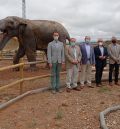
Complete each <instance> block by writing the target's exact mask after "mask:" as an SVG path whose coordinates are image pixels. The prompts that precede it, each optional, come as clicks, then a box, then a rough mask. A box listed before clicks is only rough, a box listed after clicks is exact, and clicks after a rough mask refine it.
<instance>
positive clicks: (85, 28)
mask: <svg viewBox="0 0 120 129" xmlns="http://www.w3.org/2000/svg"><path fill="white" fill-rule="evenodd" d="M21 1H22V0H21ZM21 1H20V0H0V13H1V14H0V18H4V17H7V16H9V15H17V16H20V17H21V15H22V14H21V13H22V12H21V7H22V6H21ZM26 5H27V6H26V11H27V18H29V19H48V20H55V21H58V22H60V23H62V24H63V25H64V26H65V27H66V28H67V29H68V31H69V33H70V34H71V36H75V37H77V39H79V38H80V39H83V37H84V36H85V35H90V36H91V37H92V38H93V39H96V38H99V37H103V38H105V39H106V38H110V37H111V36H112V35H116V36H118V37H120V29H119V24H120V1H119V0H61V1H57V0H26Z"/></svg>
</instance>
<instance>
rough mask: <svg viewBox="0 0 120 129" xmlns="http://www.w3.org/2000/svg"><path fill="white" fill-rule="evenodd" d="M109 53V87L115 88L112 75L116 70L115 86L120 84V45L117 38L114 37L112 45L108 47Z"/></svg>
mask: <svg viewBox="0 0 120 129" xmlns="http://www.w3.org/2000/svg"><path fill="white" fill-rule="evenodd" d="M108 53H109V57H110V58H109V85H110V86H113V84H112V74H113V70H114V69H115V72H114V76H115V80H114V81H115V85H118V86H119V83H118V76H119V65H120V45H119V44H117V38H116V37H112V39H111V44H110V45H109V46H108Z"/></svg>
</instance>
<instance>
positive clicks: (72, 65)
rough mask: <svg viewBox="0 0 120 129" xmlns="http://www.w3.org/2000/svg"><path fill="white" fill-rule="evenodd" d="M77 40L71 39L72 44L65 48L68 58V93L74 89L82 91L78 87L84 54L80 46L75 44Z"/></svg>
mask: <svg viewBox="0 0 120 129" xmlns="http://www.w3.org/2000/svg"><path fill="white" fill-rule="evenodd" d="M75 42H76V39H75V38H71V39H70V44H69V45H67V46H66V47H65V56H66V69H67V76H66V85H67V88H66V91H67V92H70V91H71V90H72V89H73V90H77V91H80V87H78V85H77V81H78V73H79V65H80V61H81V58H82V54H81V51H80V48H79V46H77V45H76V44H75Z"/></svg>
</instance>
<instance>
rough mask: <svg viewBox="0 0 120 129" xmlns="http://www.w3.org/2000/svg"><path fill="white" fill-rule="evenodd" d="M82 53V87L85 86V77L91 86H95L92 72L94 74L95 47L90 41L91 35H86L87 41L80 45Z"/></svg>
mask: <svg viewBox="0 0 120 129" xmlns="http://www.w3.org/2000/svg"><path fill="white" fill-rule="evenodd" d="M80 49H81V53H82V60H81V64H82V65H81V76H80V83H81V88H84V84H85V79H87V85H88V86H89V87H90V88H94V87H93V86H92V85H91V74H92V65H94V64H95V56H94V49H93V47H92V46H91V43H90V37H89V36H85V42H84V43H83V44H82V45H80Z"/></svg>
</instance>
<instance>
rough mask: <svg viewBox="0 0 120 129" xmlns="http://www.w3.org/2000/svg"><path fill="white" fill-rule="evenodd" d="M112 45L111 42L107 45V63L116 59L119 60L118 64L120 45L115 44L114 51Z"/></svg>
mask: <svg viewBox="0 0 120 129" xmlns="http://www.w3.org/2000/svg"><path fill="white" fill-rule="evenodd" d="M113 47H114V46H113V44H112V43H111V44H110V45H109V46H108V53H109V63H110V64H114V63H115V62H116V60H119V62H118V64H120V45H119V44H116V51H115V49H114V48H113ZM115 53H116V54H115Z"/></svg>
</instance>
